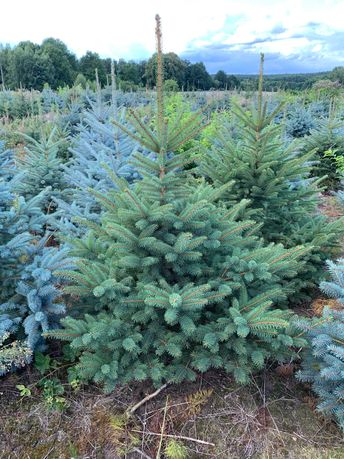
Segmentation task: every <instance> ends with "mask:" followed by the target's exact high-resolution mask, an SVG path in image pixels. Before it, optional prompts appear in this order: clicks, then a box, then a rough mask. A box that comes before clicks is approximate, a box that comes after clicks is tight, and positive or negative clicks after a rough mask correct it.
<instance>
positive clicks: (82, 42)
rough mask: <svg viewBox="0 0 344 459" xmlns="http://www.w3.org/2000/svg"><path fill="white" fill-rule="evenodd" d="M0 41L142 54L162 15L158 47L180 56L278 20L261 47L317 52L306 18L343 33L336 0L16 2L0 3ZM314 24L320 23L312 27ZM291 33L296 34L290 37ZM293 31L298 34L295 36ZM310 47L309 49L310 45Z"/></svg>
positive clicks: (263, 29)
mask: <svg viewBox="0 0 344 459" xmlns="http://www.w3.org/2000/svg"><path fill="white" fill-rule="evenodd" d="M1 3H2V5H1V27H0V42H1V43H11V44H15V43H18V42H19V41H22V40H31V41H34V42H38V43H40V42H41V41H42V40H43V39H44V38H47V37H51V36H52V37H55V38H60V39H61V40H62V41H64V42H65V43H66V44H67V45H68V47H69V48H70V49H72V50H73V51H74V52H75V53H76V54H77V55H78V56H81V55H82V54H84V53H85V52H86V51H87V50H91V51H95V52H98V53H99V54H100V55H101V56H104V57H105V56H111V57H114V58H118V57H125V58H143V57H147V56H148V55H150V54H151V53H152V52H154V48H155V40H154V27H155V22H154V15H155V14H156V13H159V14H160V15H161V17H162V25H163V44H164V50H165V51H175V52H177V53H181V52H183V51H184V50H186V49H192V48H195V47H197V48H200V47H203V46H206V45H211V44H213V43H221V44H232V45H236V44H239V43H249V42H252V41H255V40H256V39H257V38H258V39H259V38H260V39H264V38H268V37H269V35H270V34H271V31H272V30H273V29H274V28H275V27H276V26H277V25H278V26H279V27H280V28H282V30H283V28H285V29H286V31H284V32H282V33H279V34H278V38H283V40H279V41H270V42H269V41H265V42H261V43H260V44H258V43H257V45H255V48H256V49H257V50H259V51H265V52H276V51H277V52H279V53H281V54H282V55H285V56H287V55H290V54H293V53H295V52H297V51H300V50H302V49H304V50H314V51H315V50H318V49H319V46H320V45H319V43H317V42H316V41H310V40H308V39H307V38H302V36H306V37H307V33H306V31H307V30H308V31H309V26H307V25H308V24H309V23H314V24H315V25H314V26H313V28H316V29H317V33H318V34H320V35H323V36H326V35H329V34H332V33H333V32H335V31H343V25H342V18H343V14H344V4H343V1H342V0H289V1H288V2H286V1H284V0H260V1H253V0H239V1H238V0H211V1H209V0H173V1H167V0H166V1H163V0H120V1H116V0H98V1H94V0H68V1H67V0H59V1H58V2H56V1H54V2H52V1H49V0H45V1H44V0H30V1H28V0H16V1H13V2H4V0H3V1H2V2H1ZM316 23H319V24H320V25H319V26H317V25H316ZM294 35H299V38H295V37H293V36H294ZM300 36H301V37H300ZM314 46H317V47H316V48H315V47H314Z"/></svg>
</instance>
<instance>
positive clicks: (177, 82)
mask: <svg viewBox="0 0 344 459" xmlns="http://www.w3.org/2000/svg"><path fill="white" fill-rule="evenodd" d="M111 61H112V59H111V58H101V57H100V56H99V54H98V53H96V52H92V51H87V52H86V54H85V55H84V56H82V57H81V58H80V59H78V58H77V57H76V55H75V54H74V53H72V52H71V51H70V50H69V49H68V47H67V45H66V44H65V43H63V42H62V41H61V40H58V39H55V38H47V39H46V40H44V41H43V42H42V44H41V45H38V44H36V43H33V42H31V41H22V42H20V43H18V44H17V45H16V46H14V47H11V46H10V45H4V44H1V43H0V87H2V89H18V88H24V89H35V90H42V89H43V87H44V85H49V86H50V87H51V88H52V89H58V88H61V87H64V86H69V87H71V86H73V85H74V84H77V85H78V84H80V85H81V86H82V87H84V88H85V87H86V86H87V85H89V84H91V83H92V82H94V81H95V72H96V69H97V74H98V78H99V81H100V83H101V85H103V86H104V85H106V84H109V81H110V74H111ZM156 68H157V63H156V54H154V55H153V56H151V57H150V58H149V59H148V60H142V61H140V62H135V61H133V60H125V59H119V60H117V61H115V72H116V76H117V79H118V84H119V87H120V89H122V90H124V91H135V90H138V89H140V88H148V89H152V88H154V86H155V81H156ZM164 77H165V84H166V85H167V88H168V89H170V90H174V91H178V90H181V91H191V90H192V91H194V90H210V89H220V90H226V89H227V90H229V89H242V90H253V89H255V88H256V87H257V82H258V75H232V74H227V73H226V72H225V71H224V70H221V69H219V70H218V72H217V73H216V74H213V75H211V74H209V73H208V71H207V69H206V67H205V65H204V63H203V62H196V63H191V62H189V61H188V60H185V59H181V58H180V57H179V56H178V55H177V54H175V53H173V52H170V53H165V54H164ZM319 82H320V83H319ZM343 83H344V68H343V67H336V68H335V69H333V70H332V71H328V72H320V73H304V74H280V75H267V76H266V78H265V90H267V91H276V90H279V89H283V90H303V89H309V88H311V87H312V86H313V85H317V84H320V85H324V84H325V86H326V85H327V86H336V85H338V84H339V85H342V84H343Z"/></svg>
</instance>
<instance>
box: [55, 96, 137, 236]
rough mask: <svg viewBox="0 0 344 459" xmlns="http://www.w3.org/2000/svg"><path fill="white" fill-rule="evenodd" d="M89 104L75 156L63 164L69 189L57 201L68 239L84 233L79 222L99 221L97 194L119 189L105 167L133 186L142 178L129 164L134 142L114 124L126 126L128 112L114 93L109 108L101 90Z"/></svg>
mask: <svg viewBox="0 0 344 459" xmlns="http://www.w3.org/2000/svg"><path fill="white" fill-rule="evenodd" d="M90 104H91V108H90V109H89V110H88V111H86V112H84V113H83V114H82V122H81V123H80V124H79V126H78V133H77V135H76V136H75V137H74V138H73V140H72V146H71V148H70V152H71V154H72V157H71V159H70V161H69V162H68V164H66V165H64V176H63V178H64V181H65V183H66V184H67V186H66V189H65V191H64V193H63V198H62V199H61V198H58V199H55V202H56V203H57V204H58V212H57V214H56V216H55V219H56V226H57V227H58V229H59V230H60V231H61V232H62V233H64V234H65V235H67V236H69V235H70V234H71V233H73V234H79V233H80V231H81V232H82V231H84V229H83V227H82V226H80V225H79V224H78V223H77V222H76V220H77V219H85V218H86V219H88V220H90V221H94V222H98V221H99V217H100V212H101V207H100V205H99V203H98V202H97V200H96V197H95V195H94V193H102V192H107V191H108V190H111V189H115V188H116V184H115V183H114V182H113V181H112V180H111V179H110V177H109V174H108V172H107V170H106V166H107V167H109V168H110V169H111V170H112V171H113V172H114V173H116V174H117V175H118V176H120V177H125V178H126V179H127V180H128V182H130V183H131V182H133V181H135V180H137V179H138V178H139V177H138V174H137V172H136V171H135V169H134V168H133V167H132V166H131V165H130V160H131V157H132V155H133V153H134V152H135V150H136V145H135V142H133V141H132V139H130V138H128V136H126V135H125V134H123V132H122V131H121V130H120V129H119V128H118V127H116V126H115V125H114V124H113V120H117V122H121V123H125V117H126V112H125V109H124V108H122V107H117V101H116V96H115V94H113V97H112V101H111V104H110V105H106V104H104V102H103V101H102V99H101V93H100V91H99V92H98V93H97V100H96V102H95V103H92V102H90ZM90 190H92V191H93V192H90Z"/></svg>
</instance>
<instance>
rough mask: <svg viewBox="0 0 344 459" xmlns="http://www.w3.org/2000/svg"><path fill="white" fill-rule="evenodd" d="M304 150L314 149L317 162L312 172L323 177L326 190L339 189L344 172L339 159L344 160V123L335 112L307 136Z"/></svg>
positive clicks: (320, 122)
mask: <svg viewBox="0 0 344 459" xmlns="http://www.w3.org/2000/svg"><path fill="white" fill-rule="evenodd" d="M303 151H314V159H315V161H316V163H315V164H314V166H313V167H312V169H311V173H312V175H313V176H316V177H323V176H325V175H326V178H325V180H323V181H322V186H325V188H326V190H332V191H333V190H338V189H339V188H340V182H341V180H342V179H343V173H342V172H341V171H340V169H339V167H338V160H340V158H342V161H344V124H343V122H342V121H341V120H338V119H336V118H335V116H334V113H330V116H329V117H328V118H326V119H323V120H321V121H319V125H318V127H317V129H313V130H311V132H310V135H309V136H308V137H306V138H305V141H304V146H303Z"/></svg>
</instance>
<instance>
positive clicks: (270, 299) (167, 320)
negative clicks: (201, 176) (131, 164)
mask: <svg viewBox="0 0 344 459" xmlns="http://www.w3.org/2000/svg"><path fill="white" fill-rule="evenodd" d="M157 38H158V40H157V42H158V80H157V116H156V117H155V120H156V126H155V129H153V130H152V129H151V128H150V127H149V126H147V125H146V124H145V123H144V122H143V121H141V119H140V118H139V117H138V115H136V113H132V115H131V123H132V124H131V125H126V126H121V125H120V124H119V123H116V124H117V125H118V126H119V127H120V128H121V129H122V130H123V131H124V132H126V133H127V134H128V135H129V136H131V137H132V138H134V140H136V141H137V142H140V143H141V145H142V146H143V147H144V148H147V149H148V150H149V151H152V152H154V156H152V157H150V158H148V157H146V156H144V155H142V154H139V153H137V154H136V155H135V164H136V166H137V168H138V171H139V172H140V175H141V176H142V180H141V181H138V182H137V183H136V184H135V185H134V186H133V187H130V186H129V184H128V182H127V181H126V180H125V179H124V178H121V179H120V178H116V176H114V174H111V175H112V176H113V177H112V179H113V180H114V182H115V183H116V184H117V187H118V191H113V192H108V193H103V194H99V196H98V202H99V203H100V204H101V205H102V206H103V208H104V212H103V213H102V215H101V219H100V222H99V224H98V225H96V224H93V225H90V226H91V229H90V230H89V232H88V233H87V235H86V236H85V237H83V238H82V239H75V241H74V244H73V245H74V253H75V255H77V256H78V257H79V260H78V262H77V269H76V270H71V271H69V272H65V273H63V275H64V276H65V277H66V278H67V279H69V280H70V283H71V285H70V286H68V287H66V288H65V292H66V293H70V294H72V295H74V296H75V297H78V298H80V302H79V303H80V305H81V306H82V309H83V311H86V310H87V311H88V313H87V314H85V313H84V314H83V315H80V309H79V313H78V316H77V317H72V316H70V317H67V318H66V319H64V320H63V321H62V324H63V326H64V329H61V330H56V331H53V332H50V333H49V334H50V335H51V336H53V337H56V338H59V339H65V340H68V341H70V348H71V350H73V351H74V353H75V356H76V359H77V362H78V363H77V365H76V368H75V369H74V371H76V373H77V374H78V376H79V377H80V378H82V379H84V380H93V381H95V382H97V383H102V384H104V386H105V389H106V390H108V391H110V390H112V389H113V387H114V386H115V385H116V384H118V383H127V382H130V381H133V380H136V381H143V380H151V381H153V383H154V384H156V385H157V384H161V383H162V382H163V381H174V382H178V381H182V380H185V379H186V380H188V379H189V380H190V379H194V378H195V376H196V372H197V371H201V372H204V371H207V370H208V369H209V368H223V369H225V370H226V371H228V372H230V373H232V374H233V375H234V377H235V378H236V380H237V381H239V382H242V383H245V382H248V381H249V376H250V374H251V372H254V371H257V370H259V369H261V368H262V367H263V366H264V363H265V361H266V359H268V358H274V359H277V360H282V359H284V358H286V356H288V357H289V358H290V356H291V355H292V353H293V351H292V347H293V346H294V345H295V346H298V345H302V343H303V341H302V340H301V341H300V340H299V339H297V338H294V337H293V334H292V332H291V330H290V328H289V318H290V316H291V313H290V311H287V310H281V309H278V307H277V304H278V302H279V301H281V300H283V299H284V298H285V297H286V295H287V292H286V291H285V289H284V288H283V286H282V284H283V280H284V279H287V278H289V277H292V276H294V275H295V274H296V272H297V271H298V269H299V267H300V265H302V263H300V262H299V259H300V257H301V256H302V255H303V254H304V253H305V251H307V249H305V248H304V247H294V248H293V249H292V250H285V249H284V248H283V247H282V246H281V245H274V244H270V245H267V246H265V245H263V244H262V243H261V241H259V240H258V239H257V237H256V236H255V233H256V232H257V231H258V227H257V225H256V224H255V223H254V222H253V221H250V220H242V219H240V218H238V215H239V214H240V211H241V210H242V209H243V208H244V207H245V206H246V205H247V201H245V200H243V201H241V202H240V203H238V204H237V205H233V206H231V207H230V208H226V207H225V206H224V205H222V204H221V202H219V200H220V198H221V196H222V195H223V193H225V192H226V191H227V189H228V185H227V184H226V185H224V186H222V187H219V188H218V189H216V188H213V187H212V186H211V185H209V184H206V183H201V184H198V185H196V186H195V185H194V184H191V183H190V182H189V180H188V174H187V173H186V172H185V171H184V166H185V165H188V163H190V162H191V161H192V159H189V160H186V159H185V158H184V156H183V155H174V154H173V152H175V151H176V150H177V149H178V148H179V147H180V146H181V145H183V144H184V143H186V142H187V141H189V139H191V138H193V137H194V136H195V135H196V134H197V133H198V132H199V131H200V129H201V128H202V126H201V125H200V123H199V115H198V114H195V115H194V116H193V117H192V118H188V120H187V121H186V122H181V121H180V120H181V119H182V114H181V115H180V116H178V117H176V118H175V120H174V121H173V122H172V123H170V122H169V121H168V119H167V118H166V117H165V110H164V102H163V92H162V88H163V79H162V61H161V60H162V52H161V45H160V38H161V31H160V19H159V17H157ZM185 163H187V164H185ZM109 173H111V171H109ZM76 309H77V306H76ZM71 314H73V310H71Z"/></svg>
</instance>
